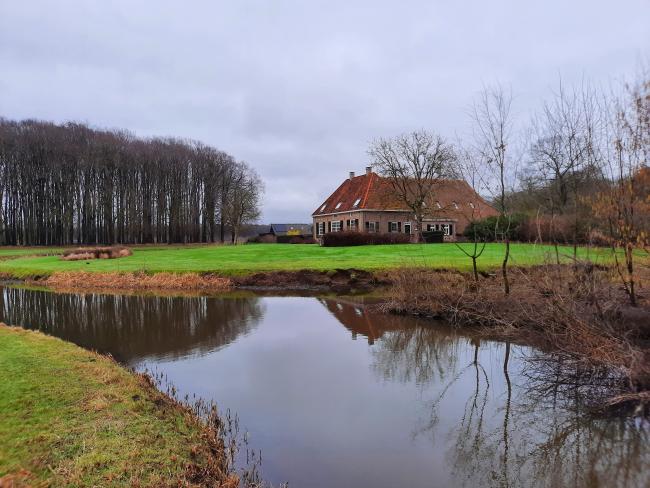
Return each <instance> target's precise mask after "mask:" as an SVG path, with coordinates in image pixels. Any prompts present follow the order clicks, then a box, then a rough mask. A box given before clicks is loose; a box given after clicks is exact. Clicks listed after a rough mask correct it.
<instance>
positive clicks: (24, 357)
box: [0, 325, 202, 486]
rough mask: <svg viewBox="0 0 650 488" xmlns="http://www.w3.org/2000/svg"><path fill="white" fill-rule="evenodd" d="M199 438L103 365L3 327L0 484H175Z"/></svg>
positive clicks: (190, 425)
mask: <svg viewBox="0 0 650 488" xmlns="http://www.w3.org/2000/svg"><path fill="white" fill-rule="evenodd" d="M200 434H201V432H200V428H199V427H198V426H197V424H196V423H195V422H193V421H192V420H191V419H189V418H188V417H187V415H186V414H185V413H184V412H183V411H182V410H180V409H179V408H177V407H175V406H174V405H173V404H170V403H169V402H167V401H166V400H165V399H164V397H162V395H161V394H160V393H159V392H157V391H156V390H154V389H153V388H152V387H151V386H149V385H148V384H147V383H145V382H144V380H143V379H142V378H140V377H139V376H136V375H133V374H132V373H130V372H128V371H127V370H125V369H123V368H122V367H120V366H119V365H118V364H116V363H114V362H112V361H110V360H108V359H107V358H105V357H102V356H99V355H97V354H94V353H91V352H89V351H86V350H84V349H81V348H79V347H77V346H75V345H73V344H70V343H67V342H64V341H62V340H60V339H56V338H53V337H49V336H46V335H43V334H41V333H38V332H32V331H26V330H22V329H15V328H9V327H6V326H4V325H0V439H2V442H0V486H168V485H174V484H175V483H176V481H175V480H177V481H178V484H179V486H180V484H181V481H180V480H181V479H182V478H183V473H184V470H185V467H186V465H187V464H188V463H196V462H199V460H200V454H199V455H197V457H196V458H193V457H192V452H191V451H192V449H193V447H195V446H200V445H201V443H202V441H201V435H200ZM198 452H199V453H201V452H202V451H201V450H198ZM3 477H4V479H3ZM12 482H13V484H12Z"/></svg>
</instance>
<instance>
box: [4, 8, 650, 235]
mask: <svg viewBox="0 0 650 488" xmlns="http://www.w3.org/2000/svg"><path fill="white" fill-rule="evenodd" d="M649 51H650V0H616V1H612V0H610V1H600V0H588V1H587V0H585V1H583V0H563V1H561V0H560V1H556V0H544V1H535V2H533V1H522V0H518V1H517V0H512V1H505V0H490V1H485V0H481V1H479V0H477V1H460V0H459V1H453V2H452V1H441V0H436V1H433V0H429V1H426V0H422V1H408V0H407V1H404V0H402V1H391V2H389V1H378V0H364V1H352V0H347V1H337V0H327V1H309V0H302V1H301V0H296V1H284V0H266V1H263V0H260V1H246V0H232V1H230V2H222V1H215V0H206V1H190V0H184V1H181V0H178V1H176V2H169V1H161V0H156V1H153V0H152V1H137V0H127V1H109V0H97V1H91V0H79V1H66V0H57V1H54V0H52V1H31V0H0V115H1V116H4V117H8V118H13V119H22V118H28V117H29V118H40V119H47V120H54V121H67V120H80V121H85V122H88V123H90V124H91V125H95V126H100V127H119V128H125V129H129V130H131V131H133V132H135V133H136V134H137V135H140V136H150V135H162V136H166V135H169V136H178V137H186V138H192V139H198V140H201V141H203V142H206V143H208V144H211V145H214V146H216V147H218V148H220V149H223V150H225V151H228V152H230V153H231V154H233V155H234V156H235V157H237V158H238V159H243V160H246V161H247V162H249V163H250V164H251V165H252V166H254V167H255V168H256V169H257V170H258V171H259V172H260V174H261V175H262V177H263V179H264V180H265V183H266V195H265V199H264V216H263V221H265V222H270V221H296V222H309V221H310V217H309V216H310V214H311V212H312V211H313V209H314V208H315V207H316V206H317V205H318V204H319V202H321V201H322V200H324V198H325V197H326V196H327V195H328V194H329V193H330V192H331V191H332V190H333V189H334V188H335V187H336V186H338V185H339V183H340V182H341V180H342V179H343V178H345V177H346V176H347V172H348V171H350V170H356V171H357V172H360V171H362V170H363V167H364V166H365V165H366V163H367V162H368V157H367V155H366V150H367V147H368V143H369V141H371V140H372V139H373V138H375V137H378V136H390V135H395V134H398V133H400V132H404V131H409V130H413V129H419V128H426V129H429V130H432V131H436V132H439V133H442V134H443V135H447V136H450V137H453V136H454V135H455V134H463V133H464V132H466V131H467V124H468V121H467V115H466V109H467V107H468V106H469V104H470V103H471V100H472V98H473V97H474V96H475V95H476V93H477V92H478V90H480V89H481V86H482V85H483V84H486V83H487V84H489V83H493V82H495V81H498V82H500V83H503V84H506V85H510V86H511V87H512V90H513V93H514V95H515V97H516V100H515V111H516V114H517V116H518V119H519V121H520V122H522V123H523V122H525V120H526V118H527V117H528V116H529V113H530V111H531V110H533V109H534V108H535V107H536V106H537V105H538V104H539V103H540V101H541V99H542V98H543V97H544V96H547V95H548V93H549V92H550V90H551V89H552V87H553V86H554V85H556V84H557V81H558V79H559V76H560V75H561V76H562V79H563V82H565V83H574V82H579V81H580V80H581V79H582V78H587V79H589V80H591V81H593V82H595V83H609V81H610V80H613V79H616V78H621V77H625V76H629V75H631V74H633V73H634V72H635V70H636V66H637V64H638V63H639V61H640V60H642V59H647V56H648V53H649Z"/></svg>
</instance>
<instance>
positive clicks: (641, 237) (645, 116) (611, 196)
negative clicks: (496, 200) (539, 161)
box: [593, 73, 650, 306]
mask: <svg viewBox="0 0 650 488" xmlns="http://www.w3.org/2000/svg"><path fill="white" fill-rule="evenodd" d="M610 113H611V120H610V123H609V127H608V129H609V131H608V132H609V138H608V146H607V164H606V165H605V171H606V172H607V174H608V177H609V179H610V184H609V186H608V188H607V189H606V190H605V191H603V192H602V193H601V194H600V195H599V196H598V198H596V199H595V201H594V205H593V209H594V211H595V213H596V214H597V215H598V216H599V217H601V218H603V219H605V221H606V222H607V225H608V227H609V229H608V230H609V234H610V237H611V244H612V251H613V255H614V259H615V266H616V271H617V272H618V275H619V277H620V279H621V282H622V284H623V288H624V289H625V292H626V293H627V295H628V297H629V300H630V304H631V305H632V306H636V305H637V291H636V287H637V284H638V280H639V278H638V276H637V269H636V262H635V252H636V250H637V249H639V248H641V249H643V248H646V246H647V245H648V240H649V234H650V229H648V215H649V214H650V196H649V195H648V193H647V191H648V188H650V169H649V168H648V161H649V157H650V75H649V74H648V73H645V74H644V75H643V77H642V78H641V80H640V81H639V82H637V83H636V84H634V85H627V86H626V87H625V93H624V95H623V96H622V97H616V98H615V99H614V100H613V102H612V107H611V109H610ZM618 249H622V250H623V262H622V263H621V261H620V259H619V255H618V252H617V251H618Z"/></svg>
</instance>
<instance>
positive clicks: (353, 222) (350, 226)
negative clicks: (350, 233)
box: [348, 219, 359, 230]
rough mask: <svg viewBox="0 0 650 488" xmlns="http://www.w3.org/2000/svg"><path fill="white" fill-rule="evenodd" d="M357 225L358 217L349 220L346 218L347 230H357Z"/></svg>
mask: <svg viewBox="0 0 650 488" xmlns="http://www.w3.org/2000/svg"><path fill="white" fill-rule="evenodd" d="M358 225H359V220H358V219H350V220H348V230H357V226H358Z"/></svg>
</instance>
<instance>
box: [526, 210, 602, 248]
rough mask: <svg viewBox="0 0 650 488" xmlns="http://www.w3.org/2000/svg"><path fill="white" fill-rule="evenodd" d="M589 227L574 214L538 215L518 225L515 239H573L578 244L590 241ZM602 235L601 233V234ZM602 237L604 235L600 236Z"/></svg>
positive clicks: (569, 241) (587, 223) (542, 240)
mask: <svg viewBox="0 0 650 488" xmlns="http://www.w3.org/2000/svg"><path fill="white" fill-rule="evenodd" d="M590 231H591V229H590V228H589V222H587V219H585V218H582V217H580V218H578V219H576V217H575V215H569V214H565V215H556V216H554V217H551V216H550V215H540V216H539V217H537V216H536V217H529V218H528V219H526V220H524V221H523V222H522V223H521V224H520V226H519V227H518V236H517V239H518V240H520V241H525V242H536V241H541V242H558V243H565V244H571V243H573V241H574V240H575V241H576V242H577V243H578V244H586V243H589V242H591V243H592V244H595V245H600V244H599V243H597V242H592V240H591V236H590ZM601 236H602V234H601ZM602 237H604V236H602Z"/></svg>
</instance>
